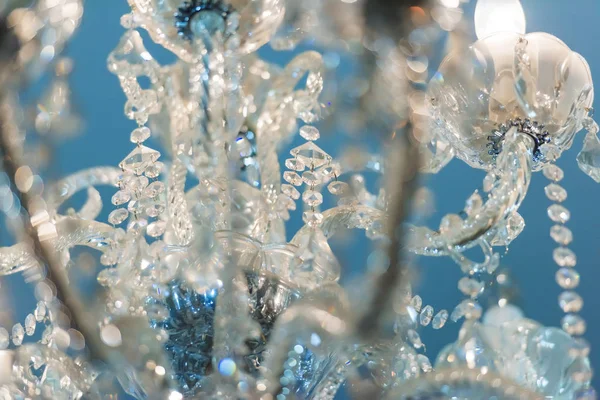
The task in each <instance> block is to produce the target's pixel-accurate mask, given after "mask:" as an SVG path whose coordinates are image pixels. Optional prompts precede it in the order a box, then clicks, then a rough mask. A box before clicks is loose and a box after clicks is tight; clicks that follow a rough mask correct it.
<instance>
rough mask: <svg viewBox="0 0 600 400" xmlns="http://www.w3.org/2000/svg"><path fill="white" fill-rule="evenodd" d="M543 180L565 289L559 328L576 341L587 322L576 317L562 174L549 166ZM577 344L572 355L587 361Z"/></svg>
mask: <svg viewBox="0 0 600 400" xmlns="http://www.w3.org/2000/svg"><path fill="white" fill-rule="evenodd" d="M544 176H545V177H546V178H547V179H548V180H550V182H551V183H550V184H549V185H548V186H546V187H545V189H544V191H545V193H546V197H548V199H550V200H551V201H552V202H554V204H552V205H551V206H550V207H548V217H549V218H550V219H551V220H552V222H554V223H555V225H554V226H552V228H550V237H551V238H552V239H553V240H554V241H555V242H556V243H557V244H558V245H559V247H557V248H555V249H554V251H553V253H552V257H553V259H554V262H556V264H557V265H558V267H559V269H558V271H557V272H556V282H557V283H558V285H559V286H560V287H561V288H562V289H564V291H563V292H562V293H561V294H560V295H559V297H558V303H559V305H560V308H561V309H562V310H563V311H564V312H565V316H564V317H563V318H562V320H561V326H562V329H563V330H564V331H565V332H567V333H568V334H570V335H571V336H574V337H578V336H582V335H583V334H584V333H585V331H586V322H585V320H584V319H583V317H582V316H581V315H580V314H579V312H580V311H581V309H582V308H583V298H582V297H581V296H580V295H579V294H578V293H577V292H576V288H577V287H578V286H579V282H580V275H579V273H578V272H577V270H575V266H576V265H577V256H576V255H575V253H574V252H573V250H571V249H570V248H569V247H567V246H568V245H569V244H570V243H571V242H572V241H573V233H572V232H571V230H570V229H569V228H567V227H566V226H565V223H566V222H567V221H569V219H570V218H571V213H570V212H569V210H568V209H567V208H565V207H564V206H563V205H562V203H563V202H564V201H565V200H566V199H567V191H566V190H565V189H564V188H563V187H562V186H560V185H559V182H560V181H561V180H562V179H563V177H564V172H563V171H562V169H560V168H559V167H558V166H556V165H554V164H550V165H548V166H546V167H545V168H544ZM576 343H577V347H576V348H573V349H572V351H573V352H575V353H576V354H575V355H576V356H578V357H587V356H588V354H589V351H590V348H589V344H588V343H587V342H586V341H585V340H584V339H583V338H581V337H579V338H577V339H576ZM574 378H575V377H574ZM589 378H591V377H585V379H586V380H587V379H589Z"/></svg>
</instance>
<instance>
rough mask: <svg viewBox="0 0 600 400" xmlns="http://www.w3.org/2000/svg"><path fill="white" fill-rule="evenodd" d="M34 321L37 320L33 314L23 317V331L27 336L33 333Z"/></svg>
mask: <svg viewBox="0 0 600 400" xmlns="http://www.w3.org/2000/svg"><path fill="white" fill-rule="evenodd" d="M36 323H37V322H36V320H35V317H34V316H33V314H29V315H27V317H26V318H25V332H26V333H27V336H31V335H33V334H34V333H35V325H36Z"/></svg>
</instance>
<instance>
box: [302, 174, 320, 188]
mask: <svg viewBox="0 0 600 400" xmlns="http://www.w3.org/2000/svg"><path fill="white" fill-rule="evenodd" d="M302 180H303V181H304V183H306V184H307V185H308V186H316V185H319V184H320V183H321V182H322V181H323V177H322V176H321V174H320V173H318V172H316V171H306V172H304V173H303V174H302Z"/></svg>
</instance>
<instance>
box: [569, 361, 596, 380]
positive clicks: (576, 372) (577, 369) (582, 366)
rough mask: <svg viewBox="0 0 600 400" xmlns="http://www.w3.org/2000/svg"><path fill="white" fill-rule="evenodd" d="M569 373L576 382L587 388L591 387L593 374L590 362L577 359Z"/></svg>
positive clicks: (570, 367)
mask: <svg viewBox="0 0 600 400" xmlns="http://www.w3.org/2000/svg"><path fill="white" fill-rule="evenodd" d="M567 372H568V374H569V376H570V377H571V379H573V381H574V382H577V383H579V384H582V385H586V386H587V385H589V383H590V381H591V380H592V376H593V372H592V369H591V368H590V365H589V361H588V360H586V359H581V358H576V359H575V360H574V361H573V364H571V365H570V366H569V369H568V371H567Z"/></svg>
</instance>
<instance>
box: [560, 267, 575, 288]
mask: <svg viewBox="0 0 600 400" xmlns="http://www.w3.org/2000/svg"><path fill="white" fill-rule="evenodd" d="M556 283H558V285H559V286H560V287H561V288H563V289H574V288H576V287H577V286H579V273H578V272H577V271H575V270H574V269H573V268H560V269H559V270H558V271H556Z"/></svg>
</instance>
